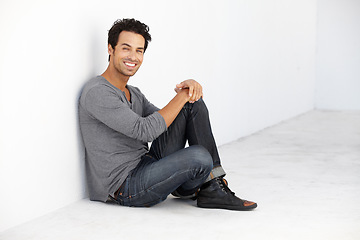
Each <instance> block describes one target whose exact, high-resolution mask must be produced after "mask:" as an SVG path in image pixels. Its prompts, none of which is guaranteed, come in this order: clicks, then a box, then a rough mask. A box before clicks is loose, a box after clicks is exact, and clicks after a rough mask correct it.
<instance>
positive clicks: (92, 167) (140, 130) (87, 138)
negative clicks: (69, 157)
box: [79, 76, 166, 201]
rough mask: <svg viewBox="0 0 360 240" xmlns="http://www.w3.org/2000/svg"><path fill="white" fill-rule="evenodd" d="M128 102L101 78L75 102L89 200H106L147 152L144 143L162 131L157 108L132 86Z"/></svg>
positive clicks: (95, 79)
mask: <svg viewBox="0 0 360 240" xmlns="http://www.w3.org/2000/svg"><path fill="white" fill-rule="evenodd" d="M127 88H128V90H129V91H130V95H131V102H129V101H128V100H127V98H126V96H125V93H124V92H122V91H121V90H120V89H118V88H116V87H115V86H113V85H112V84H110V83H109V82H108V81H107V80H106V79H105V78H104V77H102V76H97V77H95V78H93V79H91V80H90V81H88V82H87V83H86V84H85V86H84V88H83V91H82V94H81V97H80V101H79V121H80V131H81V134H82V137H83V141H84V146H85V161H86V165H85V166H86V175H87V182H88V187H89V194H90V199H91V200H99V201H106V200H107V198H108V195H109V194H111V195H112V194H113V193H114V192H115V191H116V190H117V189H118V188H119V187H120V185H121V184H122V183H123V181H124V180H125V178H126V177H127V176H128V174H129V172H130V171H131V170H133V169H134V168H135V167H136V165H137V164H138V163H139V162H140V160H141V157H142V156H143V155H144V154H146V153H147V152H148V150H149V149H148V142H151V141H153V140H154V139H155V138H157V137H158V136H159V135H160V134H161V133H163V132H164V131H166V123H165V120H164V118H163V117H162V116H161V115H160V114H159V113H158V112H157V111H158V110H159V109H158V108H157V107H155V106H154V105H153V104H151V103H150V102H149V101H148V100H147V99H146V98H145V96H144V95H143V94H142V93H141V92H140V90H139V89H138V88H136V87H132V86H129V85H127Z"/></svg>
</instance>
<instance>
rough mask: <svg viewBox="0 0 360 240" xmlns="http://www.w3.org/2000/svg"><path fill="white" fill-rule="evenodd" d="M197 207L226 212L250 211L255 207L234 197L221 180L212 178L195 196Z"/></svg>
mask: <svg viewBox="0 0 360 240" xmlns="http://www.w3.org/2000/svg"><path fill="white" fill-rule="evenodd" d="M197 205H198V207H201V208H220V209H228V210H239V211H241V210H251V209H254V208H256V207H257V204H256V203H254V202H250V201H246V200H242V199H240V198H238V197H236V196H235V193H233V192H232V191H231V190H230V189H229V187H228V186H227V183H225V181H224V179H223V178H220V177H219V178H214V179H212V180H211V181H209V182H207V183H205V184H204V185H203V186H202V187H201V189H200V192H199V194H198V196H197Z"/></svg>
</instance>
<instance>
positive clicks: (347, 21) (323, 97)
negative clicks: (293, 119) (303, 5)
mask: <svg viewBox="0 0 360 240" xmlns="http://www.w3.org/2000/svg"><path fill="white" fill-rule="evenodd" d="M318 6H319V7H318V9H319V10H318V37H317V77H316V78H317V87H316V90H317V94H316V107H317V108H320V109H332V110H360V1H359V0H319V1H318Z"/></svg>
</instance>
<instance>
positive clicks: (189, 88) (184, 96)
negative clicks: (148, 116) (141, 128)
mask: <svg viewBox="0 0 360 240" xmlns="http://www.w3.org/2000/svg"><path fill="white" fill-rule="evenodd" d="M175 91H176V93H177V94H176V96H175V97H174V98H173V99H172V100H171V101H170V102H169V103H168V104H167V105H166V106H165V107H164V108H162V109H160V110H159V111H158V112H159V113H160V115H161V116H162V117H163V118H164V119H165V122H166V126H167V127H169V126H170V125H171V123H172V122H173V121H174V120H175V118H176V116H177V115H178V114H179V112H180V111H181V109H182V107H183V106H184V105H185V103H187V102H188V101H190V102H191V103H194V102H195V101H197V100H199V99H200V98H201V97H202V96H203V94H202V87H201V85H200V84H199V83H198V82H196V81H195V80H192V79H190V80H186V81H183V82H181V83H180V84H177V85H176V88H175Z"/></svg>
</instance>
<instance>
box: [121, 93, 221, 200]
mask: <svg viewBox="0 0 360 240" xmlns="http://www.w3.org/2000/svg"><path fill="white" fill-rule="evenodd" d="M186 141H188V144H189V147H187V148H184V147H185V144H186ZM223 175H225V172H224V170H223V169H222V167H221V164H220V158H219V154H218V151H217V147H216V143H215V140H214V137H213V134H212V131H211V125H210V121H209V114H208V110H207V107H206V105H205V103H204V101H203V100H202V99H200V100H199V101H197V102H195V103H187V104H185V106H184V107H183V108H182V110H181V112H180V113H179V114H178V116H177V117H176V119H175V120H174V122H173V123H172V124H171V125H170V127H169V128H168V130H167V131H166V132H164V133H163V134H162V135H160V136H159V137H158V138H157V139H156V140H155V141H154V142H153V143H152V145H151V148H150V151H149V153H148V154H146V155H144V156H143V157H142V159H141V161H140V163H139V164H138V165H137V166H136V168H135V169H134V170H133V171H131V172H130V174H129V176H128V177H127V178H126V180H125V182H124V183H123V184H122V186H121V188H120V191H119V194H118V196H116V198H117V201H118V202H119V204H121V205H125V206H138V207H149V206H152V205H155V204H157V203H160V202H162V201H164V200H165V199H166V198H167V196H168V195H169V194H170V193H172V192H173V191H175V190H177V192H178V193H180V194H181V195H191V194H193V193H195V192H196V191H197V190H198V189H199V188H200V186H201V185H202V184H203V183H204V182H206V181H209V180H210V179H212V178H215V177H219V176H223Z"/></svg>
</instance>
